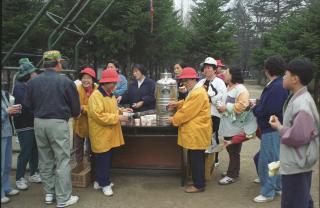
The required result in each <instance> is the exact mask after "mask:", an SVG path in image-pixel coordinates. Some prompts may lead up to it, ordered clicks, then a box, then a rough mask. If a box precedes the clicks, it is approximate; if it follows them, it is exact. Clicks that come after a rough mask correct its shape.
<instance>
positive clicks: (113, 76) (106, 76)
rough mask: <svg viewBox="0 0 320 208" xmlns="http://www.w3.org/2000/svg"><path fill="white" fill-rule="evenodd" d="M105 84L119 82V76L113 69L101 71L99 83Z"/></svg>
mask: <svg viewBox="0 0 320 208" xmlns="http://www.w3.org/2000/svg"><path fill="white" fill-rule="evenodd" d="M107 82H119V75H118V73H117V71H116V70H114V69H105V70H103V71H102V76H101V79H100V80H99V83H107Z"/></svg>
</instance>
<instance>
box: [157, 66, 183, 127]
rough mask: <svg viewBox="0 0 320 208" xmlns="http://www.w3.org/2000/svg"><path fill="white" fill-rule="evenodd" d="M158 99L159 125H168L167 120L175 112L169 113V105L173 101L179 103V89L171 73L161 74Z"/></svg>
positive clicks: (158, 82)
mask: <svg viewBox="0 0 320 208" xmlns="http://www.w3.org/2000/svg"><path fill="white" fill-rule="evenodd" d="M156 99H157V107H156V111H157V119H158V122H159V124H161V125H168V123H167V119H168V118H169V117H170V116H172V115H173V114H174V112H173V111H168V109H167V105H168V103H169V102H171V101H177V99H178V89H177V82H176V80H174V79H172V75H171V73H167V72H166V73H161V77H160V80H158V81H157V86H156Z"/></svg>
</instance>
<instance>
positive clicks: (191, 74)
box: [178, 67, 199, 79]
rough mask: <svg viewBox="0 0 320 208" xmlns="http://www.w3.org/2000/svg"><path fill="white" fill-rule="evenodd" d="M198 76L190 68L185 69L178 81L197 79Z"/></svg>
mask: <svg viewBox="0 0 320 208" xmlns="http://www.w3.org/2000/svg"><path fill="white" fill-rule="evenodd" d="M198 78H199V77H198V74H197V72H196V70H194V68H192V67H186V68H183V69H182V72H181V74H180V76H179V77H178V79H198Z"/></svg>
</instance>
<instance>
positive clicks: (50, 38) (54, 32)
mask: <svg viewBox="0 0 320 208" xmlns="http://www.w3.org/2000/svg"><path fill="white" fill-rule="evenodd" d="M82 2H83V0H79V1H78V2H77V3H76V4H75V5H74V6H73V7H72V9H71V10H70V11H69V12H68V14H67V15H66V16H65V17H64V19H63V20H62V21H61V22H60V24H59V25H58V26H57V27H56V28H55V29H54V31H53V32H52V33H51V34H50V36H49V39H48V50H51V49H52V45H51V42H52V38H53V37H54V36H55V35H56V34H57V32H58V31H59V30H60V29H61V28H62V27H63V26H64V25H65V23H66V22H67V20H68V19H69V18H70V16H71V14H72V13H73V12H74V11H75V10H76V9H77V8H78V7H79V5H80V4H81V3H82Z"/></svg>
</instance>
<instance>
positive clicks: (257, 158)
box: [253, 151, 260, 176]
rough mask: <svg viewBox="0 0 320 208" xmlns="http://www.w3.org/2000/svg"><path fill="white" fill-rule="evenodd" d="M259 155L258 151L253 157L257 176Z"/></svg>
mask: <svg viewBox="0 0 320 208" xmlns="http://www.w3.org/2000/svg"><path fill="white" fill-rule="evenodd" d="M259 155H260V151H259V152H257V153H256V154H255V155H254V157H253V161H254V165H255V166H256V171H257V175H258V176H259V171H258V163H259Z"/></svg>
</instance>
